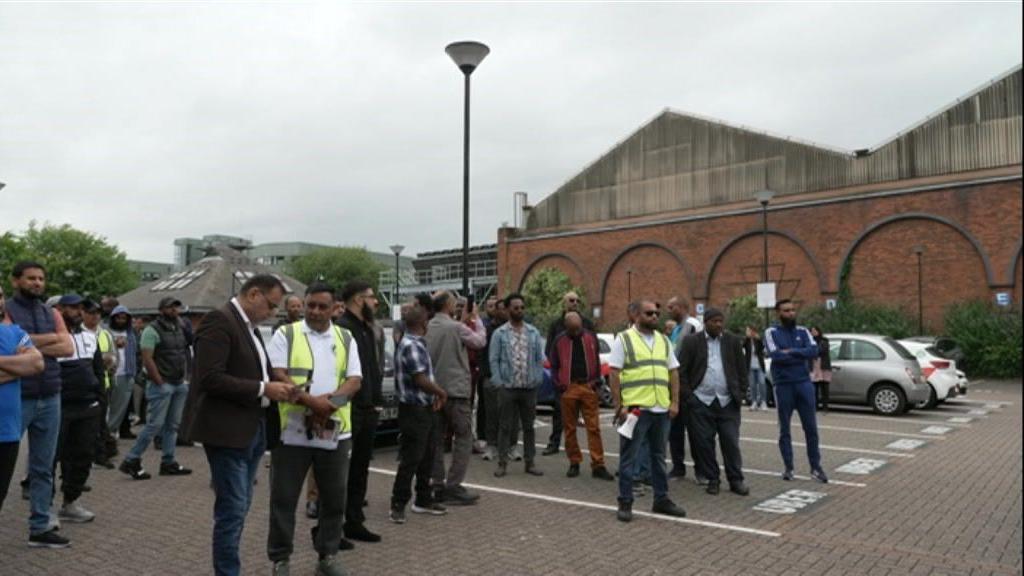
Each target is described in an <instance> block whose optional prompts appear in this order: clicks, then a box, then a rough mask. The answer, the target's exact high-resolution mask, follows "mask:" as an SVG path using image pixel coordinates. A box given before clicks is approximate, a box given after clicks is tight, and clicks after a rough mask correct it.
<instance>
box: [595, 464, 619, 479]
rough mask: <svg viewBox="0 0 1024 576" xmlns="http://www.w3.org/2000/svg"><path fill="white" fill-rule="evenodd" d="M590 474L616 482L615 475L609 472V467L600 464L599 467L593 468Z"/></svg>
mask: <svg viewBox="0 0 1024 576" xmlns="http://www.w3.org/2000/svg"><path fill="white" fill-rule="evenodd" d="M590 475H591V476H593V477H594V478H597V479H598V480H607V481H610V482H614V481H615V477H614V476H612V475H611V474H610V473H609V472H608V469H607V468H605V467H604V466H599V467H597V468H594V469H593V470H591V471H590Z"/></svg>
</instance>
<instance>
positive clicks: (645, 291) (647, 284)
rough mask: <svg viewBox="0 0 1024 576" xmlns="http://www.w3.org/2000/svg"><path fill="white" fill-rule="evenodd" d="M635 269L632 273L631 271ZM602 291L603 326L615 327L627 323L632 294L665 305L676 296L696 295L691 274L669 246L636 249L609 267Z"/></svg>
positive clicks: (623, 253)
mask: <svg viewBox="0 0 1024 576" xmlns="http://www.w3.org/2000/svg"><path fill="white" fill-rule="evenodd" d="M629 270H632V274H627V271H629ZM602 285H603V288H602V291H601V294H602V297H601V306H602V313H601V324H602V325H603V326H605V327H606V328H607V327H612V326H616V325H618V324H621V323H623V322H625V321H626V304H628V303H629V298H630V294H631V295H632V298H633V299H634V300H635V299H637V298H650V299H652V300H655V301H658V302H661V303H662V304H665V303H666V302H667V301H668V299H669V298H671V297H672V296H675V295H681V296H686V297H689V296H690V295H691V294H692V284H691V282H690V274H689V272H688V270H687V268H686V266H685V264H684V262H683V260H682V259H681V258H680V257H679V256H678V255H677V254H675V253H674V252H672V251H671V250H669V249H668V248H667V247H665V246H662V245H660V244H654V243H643V244H637V245H635V246H632V247H630V248H628V249H626V250H624V251H623V252H621V253H620V254H619V255H618V256H617V257H616V258H615V259H614V260H613V261H612V264H611V265H610V266H609V267H608V270H607V271H606V273H605V275H604V278H603V282H602Z"/></svg>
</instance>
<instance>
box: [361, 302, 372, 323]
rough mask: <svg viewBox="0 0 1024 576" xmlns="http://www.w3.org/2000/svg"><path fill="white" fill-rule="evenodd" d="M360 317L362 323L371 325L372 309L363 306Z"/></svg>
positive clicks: (365, 305) (366, 305)
mask: <svg viewBox="0 0 1024 576" xmlns="http://www.w3.org/2000/svg"><path fill="white" fill-rule="evenodd" d="M362 317H363V322H366V323H367V324H373V308H371V307H370V305H369V304H365V303H364V304H363V309H362Z"/></svg>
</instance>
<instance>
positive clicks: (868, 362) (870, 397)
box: [826, 334, 929, 416]
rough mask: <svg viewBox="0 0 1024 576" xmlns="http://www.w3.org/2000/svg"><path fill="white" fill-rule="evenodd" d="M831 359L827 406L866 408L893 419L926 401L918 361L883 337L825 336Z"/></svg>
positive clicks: (924, 383)
mask: <svg viewBox="0 0 1024 576" xmlns="http://www.w3.org/2000/svg"><path fill="white" fill-rule="evenodd" d="M826 336H827V337H828V339H829V354H830V356H831V358H832V385H831V386H830V387H829V402H830V403H835V404H860V405H867V406H870V407H871V408H872V409H874V411H875V412H877V413H879V414H884V415H886V416H894V415H897V414H902V413H904V412H906V411H908V410H910V408H911V407H912V406H916V405H918V404H920V403H922V402H926V401H927V400H928V395H929V386H928V382H927V380H925V378H924V377H923V376H922V375H921V366H920V365H919V364H918V362H917V358H915V357H914V355H913V354H911V353H910V351H908V350H907V349H906V348H904V347H903V345H902V344H900V343H899V342H897V341H896V340H893V339H892V338H889V337H886V336H875V335H868V334H827V335H826Z"/></svg>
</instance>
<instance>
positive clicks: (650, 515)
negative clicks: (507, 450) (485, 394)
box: [370, 466, 782, 538]
mask: <svg viewBox="0 0 1024 576" xmlns="http://www.w3.org/2000/svg"><path fill="white" fill-rule="evenodd" d="M370 471H371V472H376V473H377V474H384V475H386V476H394V475H395V474H396V472H395V471H394V470H387V469H385V468H376V467H372V466H371V467H370ZM462 485H463V486H465V487H467V488H473V489H474V490H480V491H482V492H493V493H495V494H504V495H506V496H518V497H520V498H529V499H531V500H540V501H542V502H551V503H555V504H565V505H567V506H577V507H580V508H590V509H593V510H603V511H606V512H615V511H617V510H618V507H616V506H611V505H608V504H598V503H596V502H587V501H585V500H571V499H569V498H559V497H557V496H548V495H546V494H534V493H532V492H523V491H520V490H512V489H509V488H498V487H497V486H488V485H485V484H470V483H468V482H464V483H463V484H462ZM633 515H634V516H643V517H644V518H651V519H653V520H662V521H664V522H675V523H677V524H689V525H691V526H702V527H704V528H716V529H719V530H728V531H730V532H740V533H743V534H751V535H754V536H764V537H767V538H778V537H779V536H782V534H781V533H779V532H772V531H769V530H760V529H758V528H750V527H747V526H740V525H737V524H722V523H720V522H709V521H707V520H694V519H692V518H675V517H672V516H664V515H661V514H655V513H653V512H644V511H642V510H634V511H633Z"/></svg>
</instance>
